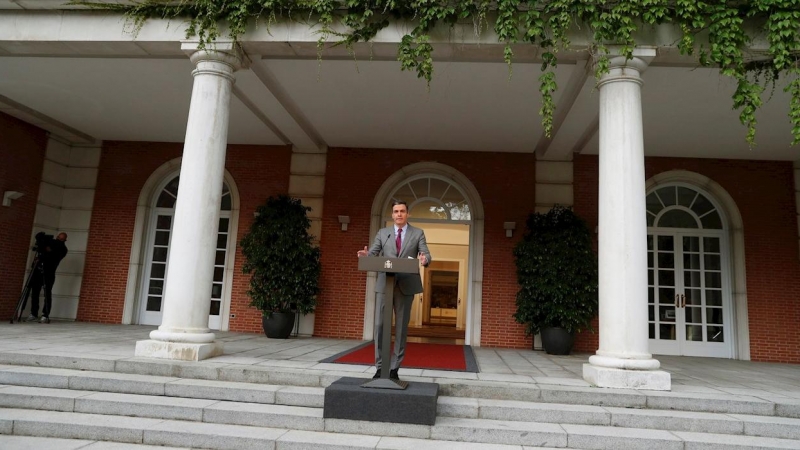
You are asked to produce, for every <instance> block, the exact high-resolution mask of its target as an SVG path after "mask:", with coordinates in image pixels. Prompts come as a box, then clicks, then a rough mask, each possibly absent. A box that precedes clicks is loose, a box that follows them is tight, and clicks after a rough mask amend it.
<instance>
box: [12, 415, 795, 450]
mask: <svg viewBox="0 0 800 450" xmlns="http://www.w3.org/2000/svg"><path fill="white" fill-rule="evenodd" d="M491 422H496V423H491ZM394 427H398V425H397V424H379V423H376V422H357V421H344V420H339V419H336V420H333V421H331V422H330V423H328V421H326V423H325V430H324V431H304V430H290V429H282V428H268V427H254V426H244V425H229V424H215V423H205V422H188V421H180V420H161V419H151V418H138V417H122V416H114V415H98V414H85V413H74V412H53V411H36V410H24V409H4V408H0V433H2V434H6V435H8V434H13V435H14V436H33V437H43V438H59V439H80V440H88V441H100V440H102V441H112V442H117V443H128V444H144V445H161V446H173V447H189V448H208V449H235V450H246V449H251V448H252V449H259V450H261V449H273V448H274V449H303V450H306V449H324V450H340V449H341V450H344V449H414V450H423V449H430V450H434V449H435V450H448V449H452V450H455V449H458V450H462V449H463V450H473V449H474V450H479V449H480V450H512V449H513V450H523V449H529V448H533V447H535V448H541V447H547V448H563V447H568V448H575V449H620V448H647V449H649V450H659V449H669V450H673V449H674V450H684V449H711V450H723V449H730V448H734V449H736V448H741V449H745V448H749V449H800V440H796V439H793V440H789V439H778V438H765V437H754V436H733V435H722V434H710V433H693V432H669V431H662V430H641V429H634V428H623V427H608V426H596V425H569V424H564V425H558V424H541V423H530V422H499V421H488V420H481V419H456V418H440V419H439V420H437V424H436V425H434V426H432V427H424V426H419V425H414V426H411V427H412V428H416V431H414V432H413V433H412V431H411V429H409V428H408V427H409V426H405V427H403V426H400V427H402V428H406V430H404V431H401V432H400V433H401V434H420V435H422V436H418V437H403V436H394V435H391V434H389V435H387V434H385V433H384V432H385V431H387V430H390V429H391V428H394ZM425 428H427V429H428V430H427V435H424V434H425ZM345 430H354V431H359V433H348V432H346V431H345ZM103 448H105V447H103Z"/></svg>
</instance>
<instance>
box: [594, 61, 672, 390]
mask: <svg viewBox="0 0 800 450" xmlns="http://www.w3.org/2000/svg"><path fill="white" fill-rule="evenodd" d="M653 56H655V50H650V49H637V54H636V57H634V58H633V59H631V60H626V59H625V58H624V57H621V56H617V57H612V58H611V61H610V71H609V73H608V74H606V75H604V76H603V77H602V78H601V79H600V81H599V82H598V89H599V90H600V150H599V151H600V186H599V199H598V253H599V255H598V256H599V302H600V303H599V310H600V317H599V319H600V330H599V333H600V348H599V350H597V353H596V354H595V355H593V356H591V357H590V358H589V364H584V366H583V377H584V379H586V380H587V381H589V382H590V383H592V384H594V385H596V386H600V387H613V388H632V389H654V390H669V389H670V376H669V374H668V373H667V372H664V371H661V370H657V369H658V368H659V367H660V363H659V362H658V361H657V360H655V359H653V358H652V355H651V354H650V353H649V351H648V328H647V289H648V287H647V223H646V218H645V214H646V213H645V178H644V144H643V132H642V98H641V85H642V79H641V72H642V71H643V70H644V69H645V68H646V67H647V62H646V60H647V59H651V58H652V57H653Z"/></svg>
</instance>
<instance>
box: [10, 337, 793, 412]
mask: <svg viewBox="0 0 800 450" xmlns="http://www.w3.org/2000/svg"><path fill="white" fill-rule="evenodd" d="M154 328H155V327H148V326H141V325H104V324H92V323H82V322H58V321H54V322H53V323H51V324H48V325H46V324H39V323H19V324H13V325H12V324H8V323H3V324H0V354H4V353H22V354H32V355H55V356H75V357H82V358H94V359H104V360H123V359H132V358H134V347H135V344H136V341H139V340H144V339H148V335H149V333H150V331H151V330H153V329H154ZM217 339H218V340H220V341H222V342H224V344H225V354H224V355H222V356H219V357H216V358H211V359H208V360H205V361H201V362H199V363H197V364H214V365H231V364H242V365H255V366H266V367H276V368H277V367H284V368H292V369H298V370H310V371H314V372H320V371H323V372H326V373H332V374H342V375H348V374H353V373H364V374H366V375H371V374H372V373H374V368H373V367H372V366H365V365H350V364H333V363H320V362H319V361H321V360H323V359H325V358H328V357H330V356H333V355H335V354H337V353H340V352H343V351H345V350H348V349H350V348H353V347H355V346H358V345H361V344H362V343H363V342H364V341H358V340H345V339H324V338H292V339H287V340H279V339H268V338H266V337H264V336H260V335H255V334H245V333H230V332H219V333H217ZM473 350H474V352H475V357H476V359H477V362H478V367H479V369H480V372H479V373H465V372H449V371H440V370H422V369H400V376H401V377H403V376H405V377H426V378H428V377H429V378H438V379H475V380H483V381H496V382H507V383H534V384H540V385H548V384H549V385H562V386H589V384H588V383H587V382H585V381H584V380H583V378H582V376H581V373H582V365H583V364H584V363H585V362H586V361H587V359H588V357H589V355H588V354H578V355H570V356H552V355H547V354H545V353H544V352H541V351H532V350H510V349H496V348H488V347H478V348H474V349H473ZM657 358H658V359H659V360H660V361H661V366H662V368H663V369H664V370H666V371H667V372H669V373H670V374H671V375H672V390H673V392H693V393H698V394H735V395H750V396H757V397H761V398H764V399H765V400H772V401H774V400H785V399H787V398H788V399H795V400H800V365H793V364H773V363H755V362H749V361H735V360H727V359H716V358H691V357H675V356H659V357H657Z"/></svg>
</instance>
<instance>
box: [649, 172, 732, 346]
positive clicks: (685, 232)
mask: <svg viewBox="0 0 800 450" xmlns="http://www.w3.org/2000/svg"><path fill="white" fill-rule="evenodd" d="M646 208H647V226H648V234H647V261H648V286H649V290H648V292H649V294H648V326H649V340H650V341H649V343H650V352H651V353H653V354H662V355H663V354H666V355H686V356H710V357H720V358H732V357H734V353H735V345H734V341H735V337H734V336H735V333H734V315H733V309H734V304H733V299H732V284H731V264H730V253H731V252H730V234H729V227H728V220H727V218H726V217H725V215H724V211H723V210H722V209H721V208H720V206H719V204H718V203H717V201H716V200H715V199H714V198H713V197H712V196H711V195H709V194H708V193H706V192H704V191H703V190H701V189H700V188H698V187H696V186H693V185H691V184H688V183H680V182H673V183H666V184H661V185H657V186H655V187H654V188H652V189H650V190H649V191H648V192H647V197H646Z"/></svg>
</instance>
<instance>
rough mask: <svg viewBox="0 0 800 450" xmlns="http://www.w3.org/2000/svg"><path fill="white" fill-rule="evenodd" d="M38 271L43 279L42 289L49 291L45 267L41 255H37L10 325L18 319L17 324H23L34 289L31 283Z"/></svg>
mask: <svg viewBox="0 0 800 450" xmlns="http://www.w3.org/2000/svg"><path fill="white" fill-rule="evenodd" d="M37 271H38V272H39V276H41V277H42V287H43V288H44V289H47V278H45V276H44V265H43V264H42V263H41V262H40V260H39V255H37V256H36V257H35V258H33V263H31V272H30V273H29V274H28V278H27V279H26V280H25V287H24V288H23V289H22V294H21V295H20V296H19V300H18V301H17V307H16V308H15V309H14V312H13V313H12V314H11V322H9V323H14V319H16V320H17V322H22V314H23V312H24V311H25V307H26V306H28V294H30V292H31V289H32V288H31V281H32V280H33V276H34V275H35V274H36V272H37ZM45 292H46V291H45Z"/></svg>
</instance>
